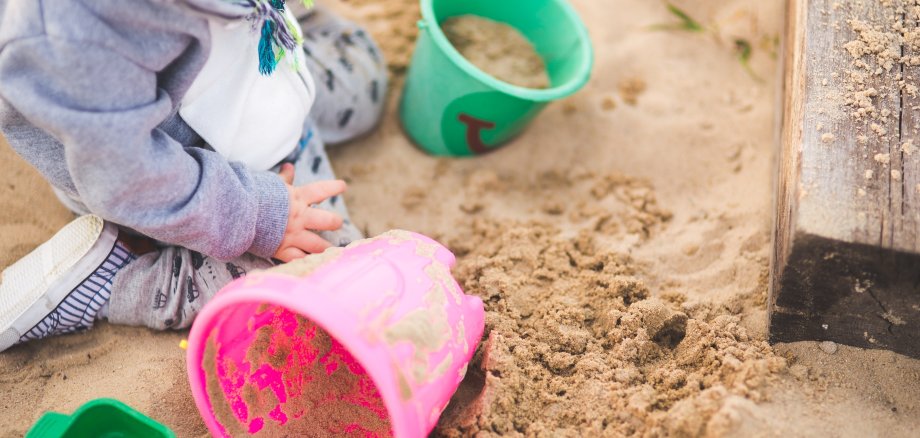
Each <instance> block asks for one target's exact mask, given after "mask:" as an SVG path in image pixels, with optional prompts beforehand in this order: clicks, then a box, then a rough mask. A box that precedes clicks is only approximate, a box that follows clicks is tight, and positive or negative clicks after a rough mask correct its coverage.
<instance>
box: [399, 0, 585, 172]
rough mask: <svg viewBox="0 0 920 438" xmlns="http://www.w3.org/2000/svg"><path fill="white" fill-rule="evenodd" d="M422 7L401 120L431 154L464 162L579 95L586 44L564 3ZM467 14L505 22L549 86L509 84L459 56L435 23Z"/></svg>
mask: <svg viewBox="0 0 920 438" xmlns="http://www.w3.org/2000/svg"><path fill="white" fill-rule="evenodd" d="M421 8H422V20H421V21H419V23H418V25H419V28H420V31H419V36H418V40H417V42H416V46H415V52H414V53H413V55H412V63H411V65H410V67H409V73H408V76H407V78H406V85H405V89H404V91H403V97H402V102H401V104H400V119H401V120H402V124H403V127H404V128H405V131H406V133H407V134H408V135H409V137H410V138H411V139H412V140H413V141H414V142H415V143H416V144H418V145H419V146H420V147H421V148H423V149H424V150H426V151H428V152H429V153H431V154H434V155H450V156H466V155H477V154H482V153H486V152H488V151H490V150H492V149H495V148H496V147H498V146H500V145H502V144H503V143H505V142H507V141H508V140H510V139H512V138H513V137H514V136H515V135H517V134H519V133H520V132H521V131H522V130H523V129H524V128H525V127H526V126H527V124H528V123H529V122H530V121H531V120H532V119H533V118H534V117H536V115H537V114H538V113H539V112H540V110H542V109H543V108H544V107H545V106H546V104H547V103H549V102H551V101H554V100H558V99H562V98H564V97H566V96H568V95H570V94H572V93H574V92H576V91H578V89H580V88H581V87H582V86H583V85H584V84H585V83H586V82H587V81H588V78H589V77H590V75H591V66H592V64H593V61H594V54H593V49H592V47H591V40H590V39H589V38H588V31H587V29H586V28H585V26H584V24H583V23H582V21H581V19H580V18H579V17H578V14H577V13H576V12H575V10H574V9H572V7H571V6H570V5H569V4H568V3H567V2H566V0H501V1H497V0H421ZM466 14H471V15H478V16H480V17H484V18H489V19H492V20H495V21H499V22H502V23H507V24H508V25H510V26H512V27H514V28H516V29H517V30H518V31H520V32H521V33H522V34H523V35H524V36H525V37H527V39H528V40H530V42H531V43H532V44H533V45H534V48H535V49H536V50H537V52H538V53H539V54H540V56H541V57H542V58H543V60H544V63H545V64H546V69H547V73H548V74H549V77H550V82H551V85H550V87H549V88H547V89H531V88H523V87H517V86H514V85H511V84H508V83H506V82H502V81H500V80H498V79H495V78H494V77H492V76H490V75H488V74H486V73H485V72H483V71H482V70H479V69H478V68H476V67H475V66H474V65H473V64H472V63H470V62H469V61H467V60H466V59H465V58H463V56H462V55H460V53H459V52H458V51H457V50H456V49H455V48H454V47H453V46H452V45H451V44H450V42H449V41H448V40H447V37H446V36H444V33H443V32H442V31H441V28H440V23H442V22H443V21H444V20H446V19H448V18H450V17H454V16H458V15H466ZM560 147H562V145H560Z"/></svg>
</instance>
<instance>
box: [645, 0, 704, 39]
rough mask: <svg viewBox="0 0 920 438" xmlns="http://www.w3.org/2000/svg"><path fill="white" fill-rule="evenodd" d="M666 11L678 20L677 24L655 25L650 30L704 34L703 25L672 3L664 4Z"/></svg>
mask: <svg viewBox="0 0 920 438" xmlns="http://www.w3.org/2000/svg"><path fill="white" fill-rule="evenodd" d="M666 6H667V8H668V11H669V12H671V14H673V15H674V16H675V17H677V19H678V20H680V22H679V23H667V24H655V25H652V26H651V29H652V30H683V31H687V32H704V31H705V30H706V28H705V27H703V25H701V24H700V23H699V22H698V21H696V20H694V19H693V18H692V17H690V15H689V14H687V13H686V12H684V11H683V10H681V9H680V8H678V7H677V6H674V4H673V3H666Z"/></svg>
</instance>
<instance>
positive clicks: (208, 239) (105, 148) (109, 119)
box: [0, 35, 289, 259]
mask: <svg viewBox="0 0 920 438" xmlns="http://www.w3.org/2000/svg"><path fill="white" fill-rule="evenodd" d="M179 55H180V54H178V53H177V54H176V55H174V56H179ZM163 61H164V60H163V59H155V57H154V59H151V55H150V54H149V53H131V52H130V51H129V50H121V49H119V44H118V41H113V42H112V44H111V45H109V44H106V46H102V45H101V44H93V43H86V42H81V41H71V40H67V39H64V38H55V37H52V36H47V35H41V36H36V37H29V38H23V39H19V40H15V41H12V42H10V43H8V44H6V45H5V46H3V47H0V96H2V98H3V99H5V100H6V101H7V102H8V103H9V104H10V105H11V106H12V107H14V108H15V109H16V110H18V111H19V112H20V113H21V114H22V115H23V116H24V117H25V118H26V119H27V120H28V121H29V122H31V123H32V124H34V125H36V126H37V127H39V128H41V129H43V130H45V131H47V132H48V133H50V134H51V135H53V136H54V137H55V138H56V139H58V140H59V141H60V142H61V143H62V144H63V145H64V151H65V156H66V169H67V171H68V172H69V177H70V179H71V180H72V182H73V186H74V187H75V188H76V189H77V192H78V193H79V195H80V197H81V200H82V201H83V203H84V204H85V205H86V206H87V207H88V208H89V209H90V210H91V211H92V212H94V213H96V214H99V215H100V216H102V217H103V218H105V219H107V220H110V221H112V222H115V223H118V224H120V225H123V226H126V227H130V228H133V229H135V230H137V231H139V232H141V233H144V234H146V235H148V236H150V237H153V238H155V239H158V240H162V241H164V242H168V243H171V244H176V245H181V246H184V247H187V248H190V249H193V250H196V251H200V252H202V253H204V254H207V255H210V256H213V257H216V258H219V259H230V258H233V257H236V256H239V255H241V254H243V253H244V252H247V251H248V252H252V253H253V254H256V255H259V256H263V257H269V256H272V255H273V254H275V253H276V251H277V250H278V249H279V246H280V244H281V241H282V238H283V237H284V234H285V228H286V225H287V220H288V214H289V191H288V189H287V188H286V186H285V184H284V182H283V181H282V179H281V178H279V177H278V176H277V175H274V174H272V173H269V172H254V171H250V170H249V169H247V168H245V167H244V166H243V165H241V164H239V163H229V162H227V160H225V159H224V158H223V157H221V156H220V155H219V154H217V153H215V152H212V151H208V150H204V149H199V148H183V146H182V145H181V144H179V143H178V142H176V141H175V140H174V139H172V138H170V137H169V136H167V135H166V134H165V133H164V132H163V131H162V130H160V129H159V128H158V127H157V126H158V125H159V124H160V123H161V122H163V121H164V120H166V119H167V118H168V117H169V116H170V115H171V114H172V112H173V110H174V107H175V105H176V103H175V102H173V101H172V100H171V98H170V95H169V93H167V91H165V90H163V89H162V87H164V86H168V84H167V85H164V84H162V83H160V82H159V81H158V77H157V73H156V72H157V71H161V70H163V69H164V68H166V67H167V65H169V63H164V62H163ZM158 62H159V63H160V64H159V65H157V63H158ZM190 73H192V72H187V73H186V74H190ZM174 74H175V73H174ZM257 146H258V145H254V147H257ZM39 147H40V146H39V145H36V146H35V148H39ZM20 152H21V153H22V151H20ZM33 152H34V154H29V153H23V155H24V156H25V158H26V159H27V160H40V159H41V151H40V150H34V151H33Z"/></svg>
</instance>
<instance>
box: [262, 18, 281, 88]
mask: <svg viewBox="0 0 920 438" xmlns="http://www.w3.org/2000/svg"><path fill="white" fill-rule="evenodd" d="M274 26H275V23H272V22H271V21H269V20H265V22H264V23H262V37H261V38H260V39H259V73H262V74H263V75H265V76H269V75H271V74H272V72H274V71H275V67H276V66H277V65H278V59H277V58H275V51H274V49H272V38H273V37H272V34H273V33H274Z"/></svg>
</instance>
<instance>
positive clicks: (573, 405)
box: [438, 220, 786, 437]
mask: <svg viewBox="0 0 920 438" xmlns="http://www.w3.org/2000/svg"><path fill="white" fill-rule="evenodd" d="M472 228H473V229H472V236H471V238H470V239H468V240H466V242H469V244H470V245H471V247H472V248H473V250H472V252H470V253H469V254H467V255H466V256H465V257H464V261H463V263H461V264H460V265H459V269H458V270H457V277H458V278H459V279H460V280H461V281H462V282H463V285H464V287H465V289H466V290H467V292H469V293H474V294H476V295H479V296H481V297H482V298H483V300H484V301H485V302H486V311H487V312H488V313H487V314H488V316H487V326H486V330H487V333H488V339H487V341H486V342H485V344H484V345H483V347H482V348H481V351H480V352H479V355H478V356H477V360H476V363H475V364H474V366H477V367H479V368H480V369H481V371H482V373H483V375H484V382H483V376H482V375H475V374H474V375H472V376H471V377H470V378H469V379H467V380H468V382H465V383H466V384H469V385H479V386H480V392H479V394H478V395H477V396H476V400H475V402H474V403H469V402H468V403H467V404H466V405H465V406H464V405H459V404H458V405H457V406H454V407H453V409H451V410H449V413H448V414H447V415H445V416H444V417H442V422H441V424H440V425H439V428H438V434H439V435H444V436H458V437H459V436H469V435H470V434H474V433H478V432H482V431H485V432H490V433H494V434H497V435H510V434H516V433H521V434H524V435H527V436H534V435H548V436H585V435H600V434H606V436H613V435H641V436H648V435H651V436H697V435H700V434H702V433H703V432H709V433H716V434H720V433H722V432H725V431H727V430H730V428H731V427H733V426H734V424H732V418H731V416H730V415H728V414H724V413H722V414H721V415H720V412H719V411H720V409H721V407H722V403H723V401H724V400H725V399H726V398H727V397H728V396H729V395H739V396H743V397H747V398H750V399H751V400H755V401H762V400H763V399H764V395H765V390H766V389H767V385H769V384H770V383H771V382H774V381H775V380H777V376H778V375H779V373H781V372H783V371H784V370H785V368H786V360H785V359H783V358H780V357H777V356H775V355H774V354H773V351H772V349H771V348H770V346H769V345H767V343H766V342H764V341H763V340H758V339H755V338H753V337H752V336H751V335H749V334H748V332H747V330H745V329H744V328H743V327H741V326H740V324H739V322H740V321H739V318H738V317H736V316H732V315H718V316H712V315H711V314H710V313H709V312H707V311H705V310H702V309H697V308H693V307H692V306H682V304H683V303H684V302H685V299H686V297H685V296H683V295H681V294H667V295H665V296H663V297H662V298H654V297H651V292H650V291H649V289H648V287H647V286H646V284H645V283H644V282H643V281H642V277H643V276H644V273H643V272H641V271H642V270H641V269H640V268H638V267H637V266H636V265H635V263H634V262H633V261H632V260H630V258H629V257H628V256H627V255H625V254H620V253H617V252H614V251H609V250H606V249H604V248H603V247H602V246H600V245H598V244H597V242H596V241H595V239H593V238H592V234H593V233H591V232H589V231H590V230H584V232H581V233H579V235H578V237H577V238H576V239H566V238H563V237H561V236H560V233H559V231H558V230H557V229H555V228H554V227H553V226H552V225H550V224H549V223H546V222H531V223H528V224H523V223H522V224H516V223H511V224H499V223H496V222H493V221H488V220H483V221H476V222H474V224H473V227H472ZM483 383H484V384H483ZM467 391H469V390H467Z"/></svg>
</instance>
